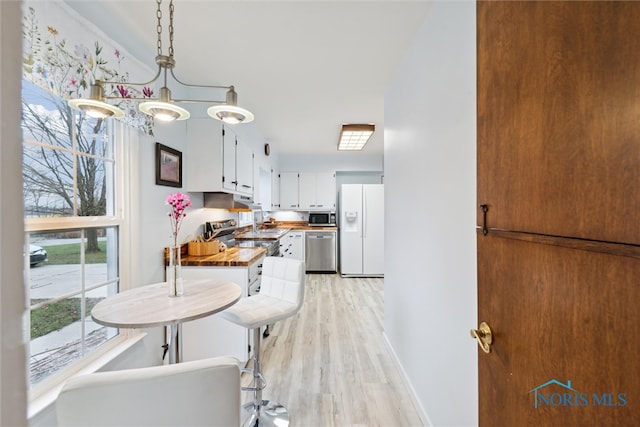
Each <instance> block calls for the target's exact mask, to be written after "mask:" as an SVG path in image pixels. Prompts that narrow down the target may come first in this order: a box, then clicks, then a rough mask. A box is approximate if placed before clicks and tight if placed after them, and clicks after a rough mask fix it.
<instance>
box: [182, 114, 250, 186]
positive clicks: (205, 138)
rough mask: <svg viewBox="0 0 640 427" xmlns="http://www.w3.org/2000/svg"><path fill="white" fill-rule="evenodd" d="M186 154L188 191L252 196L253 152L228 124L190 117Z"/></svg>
mask: <svg viewBox="0 0 640 427" xmlns="http://www.w3.org/2000/svg"><path fill="white" fill-rule="evenodd" d="M185 156H186V166H185V171H186V173H187V182H186V188H187V191H190V192H210V191H225V192H228V193H237V194H243V195H248V196H253V152H252V150H251V148H250V147H249V146H247V145H245V144H243V143H242V141H240V140H239V139H238V138H237V136H236V134H235V132H233V130H232V129H231V128H230V127H228V126H223V124H222V123H221V122H219V121H217V120H212V119H191V120H189V122H188V123H187V150H186V153H185Z"/></svg>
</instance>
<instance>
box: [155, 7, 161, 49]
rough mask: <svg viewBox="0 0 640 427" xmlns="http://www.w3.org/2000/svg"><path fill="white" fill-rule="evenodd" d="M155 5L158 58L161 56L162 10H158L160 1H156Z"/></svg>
mask: <svg viewBox="0 0 640 427" xmlns="http://www.w3.org/2000/svg"><path fill="white" fill-rule="evenodd" d="M156 3H158V10H156V17H157V18H158V24H157V25H156V30H157V32H158V56H160V55H162V10H161V9H160V4H161V3H162V0H156Z"/></svg>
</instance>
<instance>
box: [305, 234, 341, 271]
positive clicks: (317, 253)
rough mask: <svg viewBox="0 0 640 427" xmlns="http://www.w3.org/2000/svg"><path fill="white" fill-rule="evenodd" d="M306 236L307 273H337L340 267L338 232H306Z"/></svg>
mask: <svg viewBox="0 0 640 427" xmlns="http://www.w3.org/2000/svg"><path fill="white" fill-rule="evenodd" d="M304 234H305V251H304V253H305V257H304V258H305V260H304V261H305V264H306V268H307V271H322V272H334V273H335V272H336V271H337V267H338V266H337V264H338V262H337V256H336V255H337V253H338V240H337V238H336V234H337V233H336V231H306V232H305V233H304Z"/></svg>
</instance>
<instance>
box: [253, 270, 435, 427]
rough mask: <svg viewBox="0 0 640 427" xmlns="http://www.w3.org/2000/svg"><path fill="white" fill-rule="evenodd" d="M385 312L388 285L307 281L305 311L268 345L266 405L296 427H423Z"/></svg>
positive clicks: (332, 277)
mask: <svg viewBox="0 0 640 427" xmlns="http://www.w3.org/2000/svg"><path fill="white" fill-rule="evenodd" d="M383 307H384V305H383V279H371V278H341V277H340V275H338V274H309V275H307V283H306V288H305V301H304V305H303V307H302V310H301V311H300V312H299V313H298V314H297V315H295V316H293V317H290V318H288V319H286V320H284V321H281V322H278V323H276V324H275V325H274V327H273V328H272V329H271V334H270V336H269V337H267V338H266V339H264V340H263V344H262V370H263V373H264V375H265V378H266V379H267V382H268V387H267V388H266V389H265V390H264V391H263V398H264V399H273V400H275V401H277V402H279V403H281V404H282V405H284V406H285V407H286V408H287V409H288V410H289V413H290V417H291V426H292V427H303V426H304V427H306V426H322V427H324V426H336V427H342V426H421V425H422V424H421V422H420V419H419V417H418V414H417V412H416V410H415V408H414V406H413V404H412V402H411V399H410V397H409V395H408V392H407V390H406V387H405V386H404V383H403V381H402V379H401V377H400V375H399V373H398V370H397V369H396V367H395V365H394V363H393V361H392V358H391V356H390V354H389V351H388V349H387V346H386V345H385V343H384V339H383V337H382V329H383ZM248 382H250V378H248V377H247V378H243V383H248ZM243 400H244V401H245V402H246V401H248V400H250V395H249V393H243Z"/></svg>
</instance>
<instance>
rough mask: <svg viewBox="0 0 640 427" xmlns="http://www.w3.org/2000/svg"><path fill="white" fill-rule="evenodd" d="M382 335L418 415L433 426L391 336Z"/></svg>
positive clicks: (423, 422) (426, 426) (424, 422)
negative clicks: (394, 347) (392, 343)
mask: <svg viewBox="0 0 640 427" xmlns="http://www.w3.org/2000/svg"><path fill="white" fill-rule="evenodd" d="M382 336H383V338H384V342H385V345H386V346H387V349H388V350H389V354H390V355H391V360H393V364H394V365H396V368H398V371H399V372H400V377H401V378H402V382H403V383H404V385H405V387H407V390H408V391H409V397H410V398H411V402H412V403H413V406H415V408H416V412H417V413H418V417H419V418H420V421H422V425H423V426H425V427H429V426H433V423H432V422H431V420H430V419H429V416H428V415H427V412H426V411H425V410H424V407H423V406H422V402H420V399H418V395H417V393H416V390H415V389H414V388H413V384H412V383H411V380H409V377H408V376H407V373H406V372H405V370H404V367H403V366H402V363H400V359H398V355H397V354H396V352H395V350H394V349H393V346H392V345H391V343H390V342H389V338H388V337H387V334H386V333H385V332H383V333H382Z"/></svg>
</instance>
